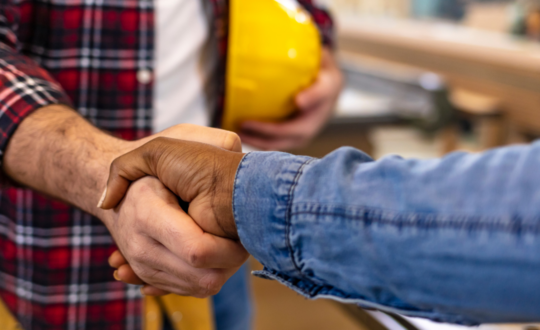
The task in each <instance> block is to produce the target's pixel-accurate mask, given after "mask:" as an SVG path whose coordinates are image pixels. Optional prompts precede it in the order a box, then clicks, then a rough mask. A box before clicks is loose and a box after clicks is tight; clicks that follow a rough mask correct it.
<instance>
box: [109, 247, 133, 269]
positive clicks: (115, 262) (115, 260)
mask: <svg viewBox="0 0 540 330" xmlns="http://www.w3.org/2000/svg"><path fill="white" fill-rule="evenodd" d="M127 263H128V262H127V261H126V259H125V258H124V256H123V255H122V252H120V250H116V251H114V252H113V253H112V254H111V256H110V257H109V265H110V266H111V267H112V268H119V267H120V266H122V265H124V264H127Z"/></svg>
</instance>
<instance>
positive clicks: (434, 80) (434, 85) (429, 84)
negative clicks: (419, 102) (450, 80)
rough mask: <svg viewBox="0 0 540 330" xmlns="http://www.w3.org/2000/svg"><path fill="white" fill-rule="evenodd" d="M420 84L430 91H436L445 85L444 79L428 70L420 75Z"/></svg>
mask: <svg viewBox="0 0 540 330" xmlns="http://www.w3.org/2000/svg"><path fill="white" fill-rule="evenodd" d="M419 83H420V86H422V88H424V89H425V90H428V91H436V90H439V89H442V88H443V87H444V81H443V79H442V78H441V77H440V76H439V75H438V74H435V73H432V72H428V73H424V74H423V75H421V76H420V79H419Z"/></svg>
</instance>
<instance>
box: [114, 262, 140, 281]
mask: <svg viewBox="0 0 540 330" xmlns="http://www.w3.org/2000/svg"><path fill="white" fill-rule="evenodd" d="M116 276H117V277H118V278H117V280H119V281H122V282H125V283H128V284H135V285H143V284H145V283H144V281H143V280H141V279H140V278H139V276H137V274H135V272H134V271H133V269H132V268H131V266H130V265H129V264H124V265H122V266H120V267H119V268H118V270H117V271H116Z"/></svg>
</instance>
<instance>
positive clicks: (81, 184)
mask: <svg viewBox="0 0 540 330" xmlns="http://www.w3.org/2000/svg"><path fill="white" fill-rule="evenodd" d="M132 144H133V143H132V142H127V141H124V140H120V139H117V138H114V137H112V136H110V135H108V134H106V133H104V132H102V131H100V130H99V129H97V128H96V127H94V126H92V125H91V124H90V123H88V122H87V121H86V120H85V119H84V118H82V117H81V116H80V115H79V114H77V113H76V112H75V111H74V110H72V109H69V108H68V107H65V106H60V105H54V106H48V107H44V108H41V109H39V110H37V111H35V112H34V113H33V114H32V115H30V116H29V117H27V118H26V119H25V120H24V121H23V122H22V123H21V124H20V126H19V128H18V129H17V131H16V132H15V134H14V135H13V137H12V138H11V140H10V142H9V145H8V147H7V149H6V152H5V155H4V162H3V170H4V172H5V173H6V174H7V175H8V176H9V177H10V178H11V179H13V180H15V181H17V182H19V183H20V184H22V185H25V186H27V187H30V188H32V189H35V190H38V191H40V192H42V193H45V194H47V195H50V196H52V197H54V198H58V199H61V200H63V201H65V202H68V203H70V204H72V205H75V206H77V207H79V208H81V209H83V210H85V211H87V212H89V213H92V214H94V215H96V216H100V215H101V213H102V212H103V211H101V210H100V209H98V208H97V207H96V205H97V202H98V200H99V197H100V193H101V190H102V189H103V187H104V186H105V182H106V181H107V175H108V168H109V165H110V163H111V162H112V160H113V159H114V158H116V157H118V156H119V155H121V154H123V153H125V152H127V151H129V150H130V149H132Z"/></svg>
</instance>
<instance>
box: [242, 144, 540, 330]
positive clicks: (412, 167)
mask: <svg viewBox="0 0 540 330" xmlns="http://www.w3.org/2000/svg"><path fill="white" fill-rule="evenodd" d="M233 206H234V214H235V219H236V224H237V227H238V232H239V235H240V239H241V241H242V243H243V244H244V246H245V247H246V248H247V250H248V251H249V252H250V253H251V254H252V255H253V256H254V257H255V258H257V259H258V260H259V261H260V262H261V263H262V264H263V265H264V266H265V269H264V270H263V271H261V272H258V273H257V275H259V276H262V277H266V278H272V279H276V280H278V281H280V282H281V283H283V284H285V285H287V286H289V287H290V288H292V289H294V290H296V291H297V292H299V293H300V294H302V295H304V296H305V297H307V298H311V299H316V298H331V299H335V300H339V301H343V302H350V303H356V304H358V305H359V306H362V307H366V308H375V309H380V310H384V311H390V312H397V313H401V314H404V315H409V316H417V317H426V318H430V319H432V320H435V321H442V322H450V323H458V324H468V325H473V324H479V323H489V322H517V321H520V322H530V321H538V320H540V143H535V144H533V145H529V146H513V147H506V148H501V149H495V150H491V151H488V152H485V153H482V154H466V153H453V154H450V155H449V156H446V157H445V158H442V159H435V160H404V159H402V158H399V157H396V156H392V157H387V158H384V159H382V160H379V161H373V160H372V159H371V158H370V157H369V156H367V155H366V154H364V153H362V152H361V151H358V150H355V149H352V148H341V149H339V150H337V151H335V152H333V153H331V154H330V155H328V156H327V157H325V158H323V159H320V160H319V159H313V158H308V157H298V156H293V155H289V154H285V153H263V152H254V153H249V154H247V155H246V156H245V157H244V159H243V160H242V162H241V164H240V166H239V169H238V173H237V176H236V182H235V189H234V201H233Z"/></svg>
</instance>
